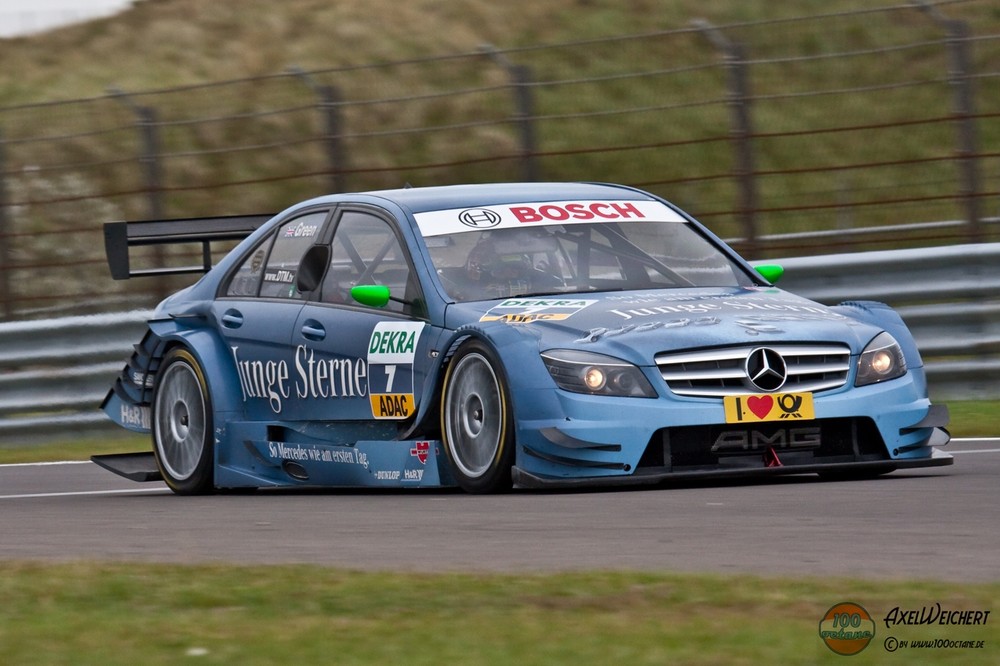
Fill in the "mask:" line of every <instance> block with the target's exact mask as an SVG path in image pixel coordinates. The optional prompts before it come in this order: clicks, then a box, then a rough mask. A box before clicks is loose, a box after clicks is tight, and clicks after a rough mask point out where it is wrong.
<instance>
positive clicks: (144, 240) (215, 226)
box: [104, 214, 274, 280]
mask: <svg viewBox="0 0 1000 666" xmlns="http://www.w3.org/2000/svg"><path fill="white" fill-rule="evenodd" d="M272 217H274V216H273V215H270V214H269V215H229V216H224V217H195V218H186V219H181V220H146V221H141V222H108V223H107V224H105V225H104V251H105V253H106V254H107V257H108V266H109V267H110V268H111V277H113V278H114V279H116V280H127V279H129V278H131V277H139V276H146V275H179V274H183V273H207V272H208V271H209V270H210V269H211V268H212V246H211V244H212V242H213V241H224V240H242V239H244V238H246V237H247V236H249V235H250V234H251V233H253V232H254V231H256V230H257V228H258V227H260V225H262V224H264V223H265V222H267V221H268V220H270V219H271V218H272ZM180 243H201V264H200V265H195V266H176V267H155V268H141V269H133V268H132V267H131V265H130V262H129V253H130V249H131V248H133V247H135V246H139V245H177V244H180Z"/></svg>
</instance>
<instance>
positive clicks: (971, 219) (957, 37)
mask: <svg viewBox="0 0 1000 666" xmlns="http://www.w3.org/2000/svg"><path fill="white" fill-rule="evenodd" d="M914 4H915V5H916V6H917V8H918V9H920V10H921V11H923V12H925V13H926V14H927V15H928V16H930V17H931V19H932V20H933V21H934V22H935V23H937V24H938V25H940V26H941V27H942V28H943V29H944V31H945V35H946V37H947V45H948V60H949V66H948V83H949V84H950V85H951V88H952V91H953V93H954V97H953V102H952V104H953V107H954V111H953V113H954V115H955V120H956V121H957V123H958V140H957V145H956V150H955V152H956V154H957V155H958V168H959V173H960V179H959V196H960V197H961V199H962V203H963V205H964V207H965V220H966V223H967V224H968V237H969V240H970V241H972V242H973V243H978V242H981V241H983V240H984V237H983V236H984V234H983V227H982V217H981V215H980V212H979V196H980V185H979V156H978V150H977V143H978V141H977V138H976V118H975V113H976V111H975V101H974V96H973V91H972V76H971V72H970V69H971V62H972V61H971V58H970V57H969V44H970V42H969V38H970V37H971V36H972V31H971V30H970V29H969V24H968V23H966V22H965V21H962V20H958V19H949V18H948V17H946V16H944V14H942V13H941V12H940V10H938V8H937V7H934V6H933V5H930V4H928V3H927V2H926V0H914Z"/></svg>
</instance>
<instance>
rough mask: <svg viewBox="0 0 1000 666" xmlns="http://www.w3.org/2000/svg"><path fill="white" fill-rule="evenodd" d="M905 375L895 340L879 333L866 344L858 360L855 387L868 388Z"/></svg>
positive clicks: (904, 360)
mask: <svg viewBox="0 0 1000 666" xmlns="http://www.w3.org/2000/svg"><path fill="white" fill-rule="evenodd" d="M905 374H906V359H904V358H903V350H902V349H900V348H899V343H898V342H896V338H894V337H892V336H891V335H889V334H888V333H879V334H878V335H876V336H875V339H874V340H872V341H871V342H869V343H868V346H867V347H865V350H864V352H862V353H861V358H859V359H858V378H857V379H856V380H855V381H854V385H855V386H868V385H869V384H876V383H878V382H884V381H886V380H887V379H895V378H896V377H902V376H903V375H905Z"/></svg>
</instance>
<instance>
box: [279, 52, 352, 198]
mask: <svg viewBox="0 0 1000 666" xmlns="http://www.w3.org/2000/svg"><path fill="white" fill-rule="evenodd" d="M288 71H289V72H290V73H291V74H293V75H295V76H296V77H298V78H299V79H301V80H302V81H303V82H304V83H305V84H306V85H307V86H309V88H310V89H311V90H312V91H313V92H315V93H316V95H317V96H318V97H319V109H320V111H321V112H322V114H323V124H324V130H325V135H324V137H323V138H324V141H325V142H326V158H327V162H328V163H329V165H330V187H331V188H333V189H332V191H333V192H346V191H347V178H346V173H347V154H346V151H345V150H344V141H343V131H342V127H343V118H342V117H341V114H340V107H341V104H342V102H343V98H342V97H341V95H340V90H339V89H338V88H337V87H336V86H331V85H325V84H321V83H318V82H317V81H316V80H315V79H313V77H311V76H309V74H308V73H307V72H306V71H305V70H303V69H302V68H301V67H289V68H288Z"/></svg>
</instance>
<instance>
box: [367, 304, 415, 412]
mask: <svg viewBox="0 0 1000 666" xmlns="http://www.w3.org/2000/svg"><path fill="white" fill-rule="evenodd" d="M423 328H424V325H423V324H421V323H415V322H403V321H398V322H397V321H382V322H379V323H378V324H376V325H375V330H373V331H372V335H371V338H370V339H369V340H368V398H369V400H370V401H371V406H372V416H374V417H375V418H376V419H405V418H409V417H410V416H412V415H413V413H414V412H415V411H416V404H415V401H414V399H413V359H414V358H415V357H416V353H417V342H418V341H419V340H420V332H421V331H422V330H423Z"/></svg>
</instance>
